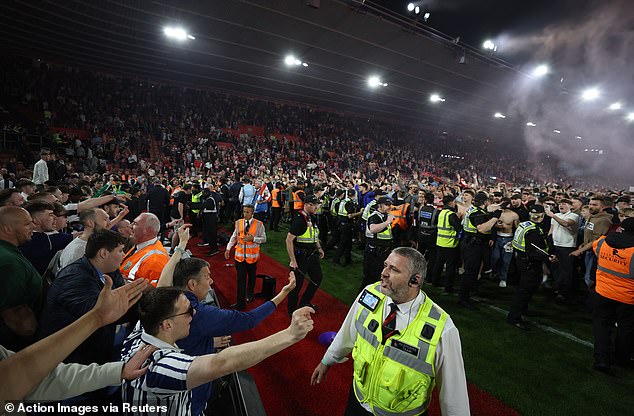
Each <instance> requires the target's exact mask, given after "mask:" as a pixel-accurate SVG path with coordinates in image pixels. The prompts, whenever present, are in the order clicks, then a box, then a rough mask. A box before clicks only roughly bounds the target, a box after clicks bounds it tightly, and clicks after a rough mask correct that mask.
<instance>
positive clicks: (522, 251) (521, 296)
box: [506, 205, 557, 331]
mask: <svg viewBox="0 0 634 416" xmlns="http://www.w3.org/2000/svg"><path fill="white" fill-rule="evenodd" d="M544 216H545V212H544V207H543V206H541V205H533V206H531V208H530V209H529V218H530V220H529V221H525V222H522V223H520V224H519V226H518V227H517V230H515V235H514V236H513V250H514V252H515V258H516V261H517V268H518V270H519V272H520V282H519V286H518V288H517V292H516V294H515V299H514V300H513V303H512V305H511V310H510V311H509V313H508V315H507V317H506V322H508V323H509V324H511V325H514V326H516V327H518V328H520V329H522V330H525V331H526V330H528V329H529V327H528V325H527V324H526V322H524V320H523V319H522V314H524V313H526V310H527V309H528V302H529V301H530V300H531V298H532V297H533V294H535V292H536V291H537V289H538V288H539V285H540V284H541V282H542V263H543V262H544V261H545V260H548V261H550V262H554V261H556V260H557V257H556V256H551V255H549V254H548V250H549V247H548V242H547V241H546V236H545V235H544V232H543V231H542V228H541V227H540V226H539V224H540V223H541V222H542V221H544Z"/></svg>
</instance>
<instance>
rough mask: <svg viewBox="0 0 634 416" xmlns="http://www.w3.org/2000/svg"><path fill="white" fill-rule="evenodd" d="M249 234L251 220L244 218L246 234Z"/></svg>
mask: <svg viewBox="0 0 634 416" xmlns="http://www.w3.org/2000/svg"><path fill="white" fill-rule="evenodd" d="M247 234H249V220H244V235H247Z"/></svg>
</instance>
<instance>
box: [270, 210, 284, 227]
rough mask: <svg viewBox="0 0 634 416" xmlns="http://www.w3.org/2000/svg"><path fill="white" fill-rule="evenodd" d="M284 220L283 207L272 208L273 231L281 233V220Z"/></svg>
mask: <svg viewBox="0 0 634 416" xmlns="http://www.w3.org/2000/svg"><path fill="white" fill-rule="evenodd" d="M281 219H282V207H273V208H271V226H270V228H271V230H273V231H279V229H280V220H281Z"/></svg>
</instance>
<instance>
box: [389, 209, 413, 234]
mask: <svg viewBox="0 0 634 416" xmlns="http://www.w3.org/2000/svg"><path fill="white" fill-rule="evenodd" d="M408 209H409V204H407V203H405V204H402V205H397V206H394V205H392V209H391V210H390V214H392V215H394V220H392V228H394V227H396V226H397V225H398V226H399V228H400V229H401V230H402V231H405V230H406V229H407V210H408Z"/></svg>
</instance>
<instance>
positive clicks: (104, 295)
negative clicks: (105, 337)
mask: <svg viewBox="0 0 634 416" xmlns="http://www.w3.org/2000/svg"><path fill="white" fill-rule="evenodd" d="M103 277H104V278H105V279H106V284H105V286H104V287H103V289H101V292H100V293H99V297H98V298H97V303H96V304H95V306H94V307H93V308H92V311H93V312H94V313H95V314H96V315H97V317H98V318H99V323H100V326H105V325H108V324H111V323H113V322H114V321H116V320H117V319H119V318H121V317H122V316H123V315H124V314H125V313H126V312H127V311H128V309H130V307H131V306H132V305H134V304H135V303H137V302H138V301H139V299H141V295H142V294H143V291H144V290H145V289H146V288H147V281H146V280H145V279H137V280H134V281H133V282H132V283H129V284H127V285H123V286H121V287H119V288H117V289H115V290H112V279H111V278H110V276H108V275H106V274H104V275H103Z"/></svg>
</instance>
